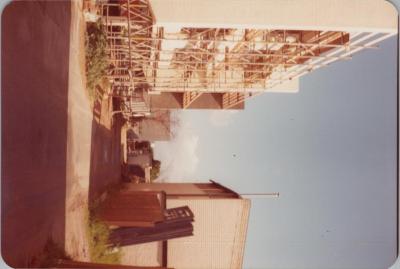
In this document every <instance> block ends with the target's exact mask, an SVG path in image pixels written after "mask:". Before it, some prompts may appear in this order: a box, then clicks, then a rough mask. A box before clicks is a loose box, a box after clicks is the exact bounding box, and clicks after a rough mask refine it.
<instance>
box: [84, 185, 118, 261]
mask: <svg viewBox="0 0 400 269" xmlns="http://www.w3.org/2000/svg"><path fill="white" fill-rule="evenodd" d="M118 188H119V187H116V186H109V187H108V188H107V189H108V191H107V193H106V195H110V193H112V192H114V191H116V190H117V189H118ZM102 200H103V199H101V197H100V198H98V199H96V200H95V201H93V203H92V204H91V206H90V209H89V212H88V216H87V228H88V230H87V234H88V236H89V253H90V260H91V261H92V262H97V263H106V264H120V263H121V256H122V254H121V249H120V248H118V247H117V248H112V247H110V246H109V245H108V238H109V236H110V228H109V227H108V225H106V224H105V223H103V222H102V221H100V220H99V219H98V218H97V217H96V215H97V212H98V209H99V205H100V203H101V202H103V201H102Z"/></svg>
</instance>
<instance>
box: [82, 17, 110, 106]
mask: <svg viewBox="0 0 400 269" xmlns="http://www.w3.org/2000/svg"><path fill="white" fill-rule="evenodd" d="M85 51H86V88H87V89H88V92H89V96H90V98H91V99H92V100H95V99H96V98H97V96H96V95H97V90H96V86H101V87H107V86H108V87H109V82H108V80H107V79H106V78H105V75H106V74H107V70H108V68H109V63H108V55H107V37H106V33H105V31H104V29H103V26H102V24H101V21H100V20H98V21H97V22H89V23H87V27H86V37H85Z"/></svg>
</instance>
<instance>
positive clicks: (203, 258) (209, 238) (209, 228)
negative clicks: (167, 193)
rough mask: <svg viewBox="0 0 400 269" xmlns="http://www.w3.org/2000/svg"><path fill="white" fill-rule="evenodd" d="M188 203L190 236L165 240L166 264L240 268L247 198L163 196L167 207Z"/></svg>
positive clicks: (173, 265)
mask: <svg viewBox="0 0 400 269" xmlns="http://www.w3.org/2000/svg"><path fill="white" fill-rule="evenodd" d="M183 205H188V206H189V208H190V209H191V210H192V211H193V213H194V215H195V220H194V223H193V225H194V236H190V237H184V238H177V239H172V240H169V241H168V266H169V267H173V268H176V269H180V268H182V269H183V268H185V269H189V268H199V269H200V268H201V269H203V268H209V269H212V268H221V269H222V268H224V269H225V268H231V269H237V268H241V267H242V263H243V255H244V247H245V242H246V233H247V225H248V219H249V211H250V200H248V199H182V198H180V199H167V207H168V208H173V207H179V206H183Z"/></svg>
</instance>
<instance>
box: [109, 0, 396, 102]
mask: <svg viewBox="0 0 400 269" xmlns="http://www.w3.org/2000/svg"><path fill="white" fill-rule="evenodd" d="M110 8H119V10H120V13H119V14H117V15H116V16H115V15H110ZM102 10H104V11H105V12H103V22H104V23H105V25H106V28H107V38H108V44H109V52H110V63H111V66H112V67H113V69H112V70H111V72H110V74H109V79H110V80H111V82H112V85H113V86H112V92H111V94H112V95H113V96H119V97H121V96H123V95H124V94H125V96H128V95H133V93H134V92H135V89H136V88H140V89H143V90H144V91H145V92H146V93H149V94H160V93H163V92H169V93H183V95H182V96H183V97H182V99H183V100H182V104H183V106H182V108H190V105H191V104H192V103H193V102H195V101H196V100H197V99H198V98H199V97H201V96H202V94H204V93H218V94H221V95H222V98H221V100H222V103H221V107H222V108H223V109H228V108H232V107H235V106H236V105H238V104H240V103H242V102H244V100H245V99H247V98H250V97H253V96H256V95H258V94H260V93H263V92H265V91H269V90H270V91H274V88H276V87H279V86H280V84H284V83H285V82H288V81H291V80H294V79H297V78H298V77H300V76H302V75H304V74H307V73H309V72H312V71H313V70H315V69H318V68H321V67H325V66H327V65H329V64H330V63H332V62H335V61H338V60H347V59H351V57H352V55H353V54H354V53H356V52H358V51H360V50H363V49H375V48H377V43H379V42H380V41H382V40H384V39H386V38H389V37H390V36H393V35H395V34H396V33H379V32H344V31H311V30H287V29H234V28H190V27H185V26H184V25H181V26H177V27H159V26H157V25H155V18H154V15H153V13H152V11H151V7H150V3H149V1H148V0H120V1H116V2H113V3H105V4H103V7H102ZM121 90H122V91H121ZM122 93H123V94H122Z"/></svg>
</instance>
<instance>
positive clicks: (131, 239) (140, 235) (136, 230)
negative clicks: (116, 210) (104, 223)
mask: <svg viewBox="0 0 400 269" xmlns="http://www.w3.org/2000/svg"><path fill="white" fill-rule="evenodd" d="M164 216H165V220H164V221H162V222H158V223H156V224H155V226H154V227H130V228H117V229H114V230H113V231H112V232H111V235H110V238H109V242H110V244H111V245H114V246H127V245H134V244H142V243H148V242H153V241H165V240H168V239H173V238H179V237H185V236H192V235H193V224H192V222H193V221H194V215H193V212H192V211H191V210H190V208H189V207H188V206H184V207H177V208H171V209H166V210H165V211H164Z"/></svg>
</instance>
